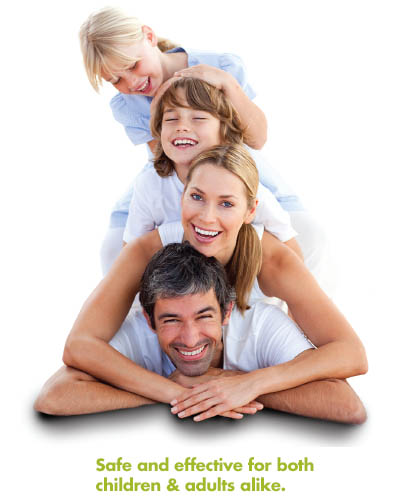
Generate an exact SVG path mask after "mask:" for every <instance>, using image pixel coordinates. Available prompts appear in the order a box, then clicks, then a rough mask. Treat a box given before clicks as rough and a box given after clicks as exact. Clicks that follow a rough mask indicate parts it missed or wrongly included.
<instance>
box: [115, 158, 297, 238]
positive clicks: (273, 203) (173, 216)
mask: <svg viewBox="0 0 400 501" xmlns="http://www.w3.org/2000/svg"><path fill="white" fill-rule="evenodd" d="M183 188H184V185H183V183H182V182H181V181H180V179H179V178H178V176H177V174H176V172H174V173H173V174H172V176H167V177H160V176H159V175H158V174H157V172H156V170H155V169H154V167H149V168H147V169H145V170H144V171H142V172H141V173H140V174H139V175H138V176H137V178H136V180H135V182H134V188H133V196H132V199H131V202H130V207H129V215H128V220H127V223H126V227H125V231H124V236H123V238H124V241H125V242H130V241H131V240H134V239H135V238H137V237H139V236H141V235H143V234H144V233H147V232H148V231H152V230H154V229H155V228H158V227H159V226H160V225H161V224H164V223H169V222H173V221H180V219H181V197H182V193H183ZM257 198H258V206H257V209H256V216H255V218H254V223H255V224H262V225H263V226H264V228H265V229H266V230H267V231H269V232H270V233H272V234H273V235H274V236H276V237H277V238H278V239H279V240H281V241H282V242H287V241H288V240H290V239H291V238H293V237H295V236H296V235H297V233H296V231H295V230H294V229H293V227H292V225H291V223H290V216H289V214H288V213H287V212H286V211H285V210H284V209H282V207H281V206H280V204H279V202H278V201H277V200H276V198H275V197H274V195H273V194H272V193H271V192H270V191H269V190H268V189H267V188H265V186H263V185H261V184H260V185H259V187H258V196H257Z"/></svg>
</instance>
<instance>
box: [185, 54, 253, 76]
mask: <svg viewBox="0 0 400 501" xmlns="http://www.w3.org/2000/svg"><path fill="white" fill-rule="evenodd" d="M186 53H187V55H188V63H189V66H195V65H196V64H209V65H211V66H216V67H217V68H220V69H221V70H225V71H227V70H229V69H234V68H237V69H238V70H239V68H243V67H244V63H243V61H242V59H241V58H240V57H239V56H237V55H236V54H230V53H228V52H211V51H198V50H191V49H188V50H186Z"/></svg>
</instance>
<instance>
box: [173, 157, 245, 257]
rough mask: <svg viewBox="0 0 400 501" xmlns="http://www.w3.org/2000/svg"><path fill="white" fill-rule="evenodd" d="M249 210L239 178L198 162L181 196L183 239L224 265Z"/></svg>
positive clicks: (211, 165) (222, 169) (223, 170)
mask: <svg viewBox="0 0 400 501" xmlns="http://www.w3.org/2000/svg"><path fill="white" fill-rule="evenodd" d="M250 212H251V211H250V210H249V208H248V206H247V199H246V195H245V190H244V185H243V182H242V181H241V180H240V179H239V177H237V176H236V175H235V174H232V173H231V172H229V171H227V170H226V169H224V168H221V167H217V166H215V165H213V164H211V163H205V164H202V165H200V166H199V167H197V168H196V169H195V171H194V172H193V174H192V177H191V180H190V181H189V183H188V185H187V187H186V189H185V192H184V194H183V197H182V224H183V227H184V232H185V238H186V239H187V240H189V242H190V243H191V244H192V245H193V246H194V247H195V248H196V249H197V250H199V251H200V252H202V253H203V254H205V255H208V256H215V257H216V258H217V259H218V260H219V261H220V262H221V263H223V264H226V263H227V262H228V261H229V259H230V258H231V256H232V254H233V250H234V248H235V246H236V240H237V236H238V233H239V230H240V228H241V227H242V225H243V223H246V222H248V221H249V218H251V216H250Z"/></svg>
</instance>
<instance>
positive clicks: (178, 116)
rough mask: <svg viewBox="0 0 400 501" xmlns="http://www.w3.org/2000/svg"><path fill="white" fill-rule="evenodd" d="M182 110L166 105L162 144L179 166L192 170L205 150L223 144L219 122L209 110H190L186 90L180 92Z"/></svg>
mask: <svg viewBox="0 0 400 501" xmlns="http://www.w3.org/2000/svg"><path fill="white" fill-rule="evenodd" d="M177 97H178V100H179V102H181V103H182V106H181V107H176V106H169V105H167V106H166V107H165V109H164V112H163V120H162V127H161V145H162V148H163V150H164V153H165V154H166V155H167V157H168V158H170V159H171V160H172V161H173V162H174V164H175V166H176V167H189V165H190V163H191V162H192V160H193V159H194V158H195V157H196V156H197V155H198V154H199V153H202V152H203V151H205V150H207V149H209V148H212V147H213V146H217V145H219V144H220V142H221V136H220V126H221V124H220V121H219V120H218V118H216V117H214V116H213V115H211V113H208V112H207V111H201V110H195V109H193V108H188V107H187V102H186V99H185V93H184V91H183V89H179V90H178V91H177Z"/></svg>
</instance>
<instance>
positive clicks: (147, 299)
mask: <svg viewBox="0 0 400 501" xmlns="http://www.w3.org/2000/svg"><path fill="white" fill-rule="evenodd" d="M211 289H213V290H214V291H215V295H216V298H217V301H218V304H219V306H220V308H221V316H222V319H223V318H224V317H225V314H226V311H227V308H228V306H229V303H230V302H231V301H233V300H234V297H235V296H234V292H233V289H232V287H231V286H230V285H229V282H228V279H227V276H226V273H225V269H224V267H223V266H222V265H221V264H220V263H219V262H218V261H217V260H216V259H215V258H214V257H206V256H204V255H203V254H200V252H198V251H197V250H196V249H194V248H193V247H192V246H191V245H190V244H189V243H188V242H184V243H180V244H169V245H167V246H166V247H164V248H163V249H161V250H160V251H158V252H157V253H156V254H154V256H153V257H152V259H151V261H150V262H149V264H148V265H147V268H146V270H145V272H144V274H143V277H142V281H141V284H140V295H139V299H140V303H141V304H142V306H143V308H144V310H145V312H146V313H147V314H148V316H149V317H150V321H151V326H152V327H153V329H155V322H154V306H155V304H156V301H157V299H165V298H171V297H179V296H186V295H190V294H205V293H206V292H208V291H209V290H211Z"/></svg>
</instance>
